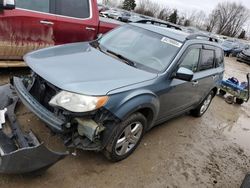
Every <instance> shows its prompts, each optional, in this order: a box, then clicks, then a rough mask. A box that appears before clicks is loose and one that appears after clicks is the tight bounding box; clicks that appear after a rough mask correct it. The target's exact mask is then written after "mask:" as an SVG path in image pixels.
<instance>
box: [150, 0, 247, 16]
mask: <svg viewBox="0 0 250 188" xmlns="http://www.w3.org/2000/svg"><path fill="white" fill-rule="evenodd" d="M151 1H154V2H159V3H161V4H163V5H166V6H169V7H171V8H177V9H180V10H192V9H197V10H204V11H205V12H206V13H209V12H210V11H211V10H213V8H214V7H215V6H216V5H217V4H218V3H220V2H224V1H226V0H151ZM229 1H233V0H229ZM234 2H241V3H242V4H243V5H245V6H246V7H247V8H249V9H250V0H240V1H239V0H235V1H234Z"/></svg>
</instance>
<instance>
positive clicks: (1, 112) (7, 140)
mask: <svg viewBox="0 0 250 188" xmlns="http://www.w3.org/2000/svg"><path fill="white" fill-rule="evenodd" d="M18 101H19V97H18V96H17V95H16V92H15V89H14V88H13V86H12V85H10V84H7V85H4V86H0V116H1V118H0V173H5V174H23V173H30V172H34V171H39V170H44V169H47V168H49V167H50V166H51V165H53V164H54V163H56V162H57V161H59V160H61V159H63V158H64V157H65V156H66V155H67V154H68V153H58V152H53V151H51V150H49V149H48V148H46V147H45V145H44V144H43V143H41V142H40V141H39V140H38V138H37V137H36V136H35V135H34V133H33V132H32V131H30V132H29V133H26V132H23V131H22V130H21V128H20V125H19V123H18V121H17V118H16V116H15V112H14V111H15V108H16V105H17V103H18ZM5 117H6V119H7V120H8V122H9V126H8V128H7V127H5V126H6V125H5V124H4V123H5ZM6 130H7V131H6Z"/></svg>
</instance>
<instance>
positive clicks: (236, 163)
mask: <svg viewBox="0 0 250 188" xmlns="http://www.w3.org/2000/svg"><path fill="white" fill-rule="evenodd" d="M9 72H12V71H9V70H8V71H4V72H2V73H1V76H0V83H1V84H2V83H6V82H8V77H9V75H13V74H22V73H25V72H26V71H24V72H23V70H22V71H21V72H20V71H18V72H17V71H13V72H12V73H11V74H10V73H9ZM247 72H250V66H248V65H245V64H241V63H239V62H236V61H235V59H233V58H230V59H229V58H227V59H226V74H225V76H226V77H229V76H235V77H237V78H239V80H242V81H244V80H245V79H246V78H245V74H246V73H247ZM17 115H18V118H19V120H20V121H21V122H22V123H23V124H25V125H27V127H32V129H33V130H34V132H36V133H39V136H40V137H42V138H43V139H46V140H47V143H46V144H47V145H49V146H50V147H51V148H53V147H57V146H58V147H61V146H60V144H58V142H59V141H58V139H57V138H56V137H55V136H52V135H49V134H48V131H47V129H46V128H45V127H44V124H43V123H42V122H40V121H39V120H38V119H37V118H36V117H35V116H34V115H33V114H32V113H30V112H29V111H28V110H27V109H25V108H24V107H23V106H21V107H20V108H19V109H18V111H17ZM249 122H250V103H245V104H243V105H241V106H239V105H235V104H233V105H229V104H227V103H226V102H225V101H224V99H223V98H221V97H215V99H214V101H213V103H212V105H211V107H210V108H209V110H208V111H207V113H206V114H205V115H204V116H203V117H202V118H193V117H190V116H188V115H183V116H181V117H179V118H176V119H173V120H171V121H168V122H166V123H165V124H163V125H161V126H157V127H155V128H154V129H153V130H151V131H150V132H148V133H147V134H146V135H145V137H144V139H143V141H142V143H141V145H140V146H139V148H138V149H137V150H136V151H135V153H134V154H133V155H132V156H131V157H130V158H128V159H127V160H125V161H122V162H119V163H115V164H114V163H111V162H109V161H107V160H106V159H105V158H104V157H103V156H102V154H100V153H94V152H84V151H78V152H77V156H69V157H67V158H66V159H64V160H62V161H61V162H59V163H57V164H56V165H54V166H53V167H52V168H50V169H49V170H48V171H47V172H46V173H44V174H43V175H39V176H31V175H30V176H7V175H0V187H1V188H10V187H18V188H27V187H32V188H44V187H46V188H54V187H61V188H64V187H65V188H68V187H74V188H83V187H88V188H92V187H100V188H103V187H109V188H112V187H119V188H122V187H130V188H131V187H169V188H175V187H181V188H182V187H185V188H189V187H192V188H195V187H197V188H202V187H218V188H221V187H227V188H231V187H232V188H235V187H239V186H240V184H241V182H242V180H243V179H244V176H245V174H246V173H247V172H248V171H250V144H249V137H250V123H249Z"/></svg>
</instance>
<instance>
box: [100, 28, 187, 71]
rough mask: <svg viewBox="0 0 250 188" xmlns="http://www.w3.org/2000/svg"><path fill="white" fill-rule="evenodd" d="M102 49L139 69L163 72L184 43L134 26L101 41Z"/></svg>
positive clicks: (119, 29)
mask: <svg viewBox="0 0 250 188" xmlns="http://www.w3.org/2000/svg"><path fill="white" fill-rule="evenodd" d="M99 45H100V47H102V48H104V49H105V50H106V51H110V52H113V54H119V55H120V56H121V57H125V58H126V59H128V60H130V61H132V62H133V63H134V65H135V66H136V67H137V68H140V69H144V70H147V71H150V72H157V73H158V72H162V71H163V70H165V69H166V67H167V66H168V65H169V64H170V63H171V61H172V59H173V58H174V57H175V55H176V54H177V52H178V50H179V48H180V47H181V46H182V43H180V42H178V41H176V40H173V39H170V38H168V37H166V36H163V35H160V34H157V33H154V32H151V31H148V30H146V29H142V28H139V27H136V26H132V25H125V26H122V27H120V28H118V29H115V30H114V31H112V32H110V33H108V34H107V35H105V36H104V37H103V38H102V39H100V40H99Z"/></svg>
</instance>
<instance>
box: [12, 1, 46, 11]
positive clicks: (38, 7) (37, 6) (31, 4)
mask: <svg viewBox="0 0 250 188" xmlns="http://www.w3.org/2000/svg"><path fill="white" fill-rule="evenodd" d="M16 6H17V7H19V8H23V9H28V10H35V11H39V12H47V13H49V12H50V0H16Z"/></svg>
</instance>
